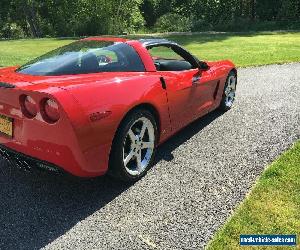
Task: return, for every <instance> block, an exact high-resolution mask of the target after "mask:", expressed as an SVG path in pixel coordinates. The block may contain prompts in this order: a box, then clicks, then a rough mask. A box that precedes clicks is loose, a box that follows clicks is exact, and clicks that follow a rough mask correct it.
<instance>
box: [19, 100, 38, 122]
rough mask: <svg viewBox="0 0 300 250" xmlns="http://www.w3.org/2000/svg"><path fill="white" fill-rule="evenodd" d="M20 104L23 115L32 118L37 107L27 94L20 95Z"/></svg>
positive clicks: (35, 113)
mask: <svg viewBox="0 0 300 250" xmlns="http://www.w3.org/2000/svg"><path fill="white" fill-rule="evenodd" d="M20 106H21V109H22V113H23V114H24V116H26V117H28V118H34V117H35V116H36V115H37V112H38V107H37V104H36V102H35V101H34V100H33V99H32V97H30V96H28V95H22V96H21V97H20Z"/></svg>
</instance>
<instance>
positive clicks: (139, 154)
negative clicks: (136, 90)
mask: <svg viewBox="0 0 300 250" xmlns="http://www.w3.org/2000/svg"><path fill="white" fill-rule="evenodd" d="M156 142H157V126H156V122H155V118H154V117H153V115H152V114H151V112H149V111H147V110H143V109H137V110H134V111H133V112H131V113H130V114H129V115H127V117H126V118H125V119H124V121H123V122H122V123H121V125H120V127H119V129H118V131H117V134H116V136H115V139H114V141H113V145H112V150H111V154H110V166H109V173H110V174H111V175H112V176H113V177H116V178H118V179H121V180H123V181H136V180H138V179H140V178H141V177H142V176H144V175H145V174H146V172H147V171H148V169H149V168H150V167H151V166H152V165H153V161H154V154H155V146H156Z"/></svg>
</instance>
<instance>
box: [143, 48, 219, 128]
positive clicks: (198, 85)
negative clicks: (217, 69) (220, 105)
mask: <svg viewBox="0 0 300 250" xmlns="http://www.w3.org/2000/svg"><path fill="white" fill-rule="evenodd" d="M174 46H175V47H174ZM148 51H149V53H150V54H151V56H152V58H153V60H154V64H155V65H156V68H157V71H158V72H159V74H160V76H161V80H162V81H163V84H165V85H166V91H167V96H168V104H169V114H170V119H171V123H172V129H173V130H175V131H177V130H179V129H180V128H182V127H184V126H186V125H187V124H188V123H190V122H192V121H193V120H195V119H196V118H197V117H199V115H201V112H205V111H203V110H205V109H206V108H208V106H209V105H211V97H212V96H213V93H212V92H213V88H214V86H211V84H212V82H211V81H210V80H209V79H210V78H209V77H208V76H209V74H210V73H209V72H203V71H202V70H200V69H199V68H198V66H199V65H198V62H197V61H196V60H195V58H194V57H193V56H192V55H190V54H189V53H188V52H186V51H185V50H183V49H182V48H181V47H179V46H177V45H172V46H170V45H158V46H155V47H151V48H148ZM173 62H178V63H177V64H179V66H176V63H175V64H174V65H175V67H174V66H173V68H174V69H172V67H170V65H172V63H173ZM181 62H186V63H189V64H190V68H187V67H185V65H187V64H186V63H181ZM181 64H183V67H182V68H180V66H181ZM167 65H169V66H167ZM162 66H163V67H162Z"/></svg>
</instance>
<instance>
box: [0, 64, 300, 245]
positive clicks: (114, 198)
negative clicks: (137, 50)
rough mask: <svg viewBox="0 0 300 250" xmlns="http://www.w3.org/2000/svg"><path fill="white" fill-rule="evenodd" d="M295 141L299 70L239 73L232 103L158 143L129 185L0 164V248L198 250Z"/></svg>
mask: <svg viewBox="0 0 300 250" xmlns="http://www.w3.org/2000/svg"><path fill="white" fill-rule="evenodd" d="M297 139H300V64H299V63H296V64H287V65H272V66H265V67H259V68H247V69H240V70H239V85H238V91H237V101H236V103H235V106H234V108H233V109H232V110H231V111H229V112H227V113H225V114H221V113H219V112H213V113H212V114H209V115H207V116H206V117H204V118H202V119H200V120H198V121H196V122H195V123H193V124H192V125H190V126H189V127H187V128H185V129H184V130H183V131H181V132H180V133H179V134H177V135H176V136H175V137H174V138H172V139H171V140H169V141H168V142H167V143H165V144H164V145H162V146H161V147H160V149H159V155H158V156H157V164H156V166H155V167H154V168H153V169H152V170H151V171H150V173H149V174H148V175H147V176H146V177H145V178H143V179H142V180H141V181H139V182H137V183H136V184H135V185H133V186H127V185H124V184H120V183H118V182H114V181H112V180H111V179H109V178H107V177H104V178H103V177H101V178H97V179H94V180H78V179H72V178H65V177H59V176H53V175H49V174H46V173H42V174H38V173H33V174H32V173H24V172H21V171H18V170H15V169H14V168H10V167H9V166H8V164H7V163H5V162H4V161H3V160H1V163H0V164H1V168H0V211H1V213H0V249H14V250H16V249H39V248H42V247H45V248H46V249H126V250H127V249H154V248H156V249H201V248H203V247H204V246H205V245H206V244H207V242H208V241H209V240H210V239H211V237H212V236H213V234H214V233H215V232H216V230H217V229H218V228H219V227H220V226H221V225H222V224H223V223H224V222H225V220H226V219H227V218H228V217H229V216H230V214H231V213H232V211H233V209H234V208H236V206H237V205H238V204H239V203H240V202H241V201H242V200H243V198H244V197H245V195H246V193H247V192H248V191H249V188H250V187H251V186H252V185H253V183H254V182H255V180H256V179H257V177H258V176H259V175H260V174H261V172H262V171H263V169H264V168H265V167H266V165H267V164H268V163H270V162H272V161H273V160H274V159H275V158H276V157H278V156H279V155H280V154H281V153H282V152H283V151H284V150H286V149H287V148H289V147H290V146H291V145H292V144H293V142H295V141H296V140H297Z"/></svg>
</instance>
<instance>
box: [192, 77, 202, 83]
mask: <svg viewBox="0 0 300 250" xmlns="http://www.w3.org/2000/svg"><path fill="white" fill-rule="evenodd" d="M200 79H201V77H200V76H194V77H193V80H192V83H193V84H197V83H199V82H200Z"/></svg>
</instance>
